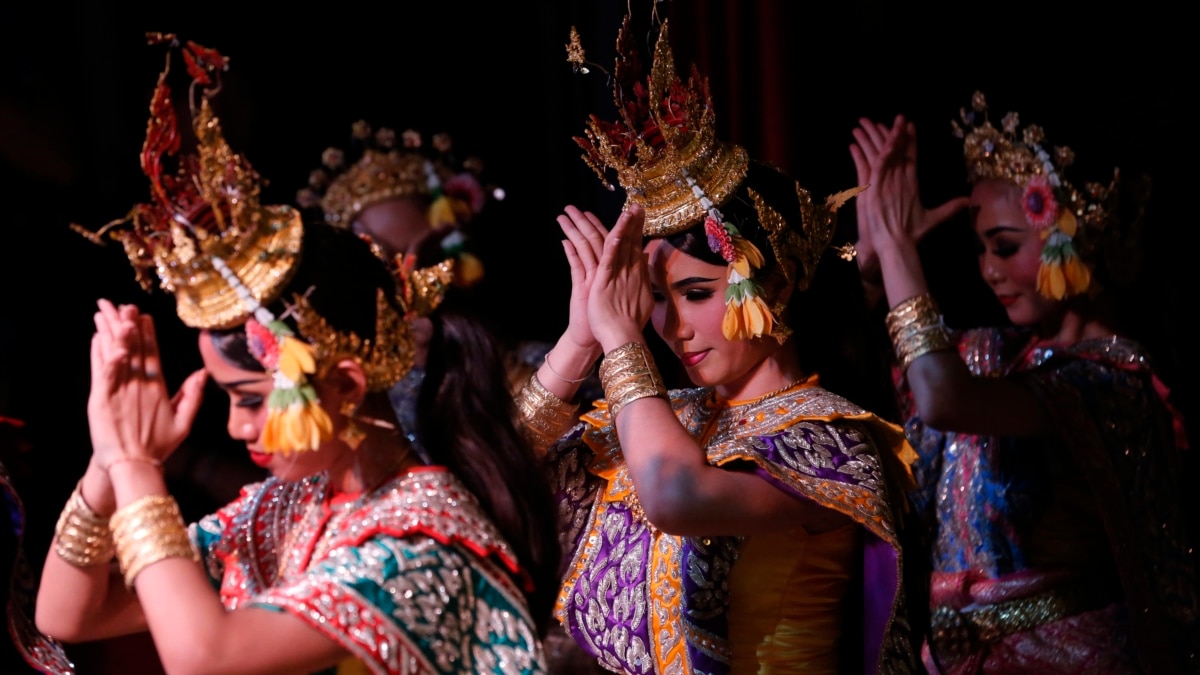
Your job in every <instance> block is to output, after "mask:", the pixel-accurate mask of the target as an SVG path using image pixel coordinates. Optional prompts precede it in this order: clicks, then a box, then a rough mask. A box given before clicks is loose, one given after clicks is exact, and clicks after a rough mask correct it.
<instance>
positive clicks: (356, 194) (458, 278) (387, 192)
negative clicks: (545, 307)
mask: <svg viewBox="0 0 1200 675" xmlns="http://www.w3.org/2000/svg"><path fill="white" fill-rule="evenodd" d="M397 141H399V144H397ZM482 174H483V161H482V160H481V159H480V158H478V157H475V156H469V157H466V158H465V159H462V160H459V158H458V157H457V155H456V153H455V151H454V146H453V139H452V138H451V137H450V135H449V134H447V133H438V134H434V135H433V137H432V138H431V139H430V140H429V143H426V142H425V140H424V138H423V137H422V135H421V133H420V132H418V131H416V130H414V129H407V130H405V131H404V132H403V133H402V134H400V135H399V138H397V134H396V132H395V130H394V129H391V128H388V127H381V128H379V129H374V128H373V127H372V126H371V124H370V123H369V122H367V121H366V120H359V121H357V122H355V123H354V124H353V125H351V129H350V144H349V145H348V146H347V147H346V148H339V147H329V148H326V149H325V151H324V152H323V153H321V166H320V167H319V168H317V169H314V170H313V171H312V172H311V173H310V174H309V178H308V185H306V186H305V187H304V188H301V189H300V190H299V191H298V192H297V193H296V203H297V204H299V205H300V206H301V207H302V208H317V207H319V208H320V209H321V212H322V214H323V215H324V218H325V220H326V222H328V223H330V224H331V225H334V226H336V227H341V228H345V229H350V228H351V226H352V225H353V223H354V220H355V219H356V218H357V217H358V215H359V214H360V213H362V212H363V210H365V209H366V208H368V207H370V206H371V205H373V204H378V203H380V202H383V201H387V200H389V199H397V198H404V197H416V198H421V199H425V200H428V201H429V207H428V210H427V212H426V213H427V216H428V218H429V224H430V227H431V228H432V229H433V230H449V233H448V234H447V235H445V236H443V237H442V239H441V246H442V250H443V252H444V253H445V254H446V255H447V257H450V258H454V259H455V260H456V261H457V265H456V266H455V270H454V282H455V283H456V284H458V285H460V286H470V285H472V284H474V283H476V282H477V281H479V280H480V279H481V278H482V277H483V264H482V263H481V262H480V260H479V258H478V257H476V256H475V255H474V254H473V253H471V252H470V251H469V250H468V246H467V239H466V236H465V235H464V234H463V232H462V228H463V227H464V226H465V225H467V224H468V223H470V222H471V220H473V219H474V218H475V216H477V215H478V214H479V213H480V212H481V211H482V210H483V208H484V206H485V205H486V203H487V200H488V198H489V197H490V198H492V199H496V200H502V199H504V196H505V195H504V191H503V190H502V189H500V188H498V187H495V186H485V185H484V184H483V183H482V182H481V176H482ZM388 262H389V263H390V264H392V265H393V269H394V270H399V269H400V268H401V267H402V266H397V265H395V262H396V261H393V260H388Z"/></svg>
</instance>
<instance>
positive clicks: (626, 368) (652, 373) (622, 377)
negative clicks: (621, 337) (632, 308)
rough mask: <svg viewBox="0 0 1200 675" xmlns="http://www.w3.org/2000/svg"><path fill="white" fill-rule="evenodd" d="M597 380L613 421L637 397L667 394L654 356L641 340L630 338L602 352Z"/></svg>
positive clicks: (664, 396)
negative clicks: (628, 341) (620, 344)
mask: <svg viewBox="0 0 1200 675" xmlns="http://www.w3.org/2000/svg"><path fill="white" fill-rule="evenodd" d="M600 382H601V384H603V385H604V399H605V401H606V402H607V403H608V414H609V416H610V417H611V418H612V419H613V420H614V421H615V420H616V419H617V414H618V413H620V412H621V410H622V409H623V408H624V407H625V406H627V405H629V404H630V403H632V402H634V401H636V400H638V399H639V398H646V397H647V396H657V397H659V398H664V399H665V398H667V388H666V387H665V386H663V381H662V377H660V376H659V374H658V368H657V367H656V366H655V365H654V359H652V358H650V353H649V352H647V351H646V347H645V346H644V345H642V343H640V342H630V343H628V344H625V345H622V346H620V347H617V348H616V349H614V350H612V351H610V352H609V353H607V354H605V355H604V362H603V363H601V364H600Z"/></svg>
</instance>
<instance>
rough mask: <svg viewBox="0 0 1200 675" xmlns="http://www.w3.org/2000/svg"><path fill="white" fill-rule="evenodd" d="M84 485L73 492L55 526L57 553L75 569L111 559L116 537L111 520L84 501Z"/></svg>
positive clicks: (78, 485)
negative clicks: (110, 524)
mask: <svg viewBox="0 0 1200 675" xmlns="http://www.w3.org/2000/svg"><path fill="white" fill-rule="evenodd" d="M81 486H82V482H80V483H79V484H77V485H76V486H75V490H74V491H73V492H71V497H70V499H68V500H67V505H66V506H65V507H63V511H62V514H61V515H59V517H58V524H57V525H56V526H55V527H54V551H55V552H56V553H57V554H58V557H60V558H62V559H63V560H65V561H67V562H69V563H71V564H72V565H74V566H76V567H91V566H93V565H99V564H101V563H106V562H108V561H109V560H112V557H113V550H114V549H113V536H112V530H110V529H109V528H108V518H105V517H104V516H102V515H100V514H98V513H96V512H95V511H93V510H92V509H91V507H89V506H88V505H87V502H85V501H83V493H82V492H81V491H80V490H81Z"/></svg>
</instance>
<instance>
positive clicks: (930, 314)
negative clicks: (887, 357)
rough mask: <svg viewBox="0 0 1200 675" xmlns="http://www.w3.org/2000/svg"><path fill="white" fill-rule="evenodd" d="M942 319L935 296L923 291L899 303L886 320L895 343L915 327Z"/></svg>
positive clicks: (938, 321)
mask: <svg viewBox="0 0 1200 675" xmlns="http://www.w3.org/2000/svg"><path fill="white" fill-rule="evenodd" d="M941 320H942V317H941V312H940V311H939V310H938V306H937V303H936V302H934V300H933V296H931V295H930V294H928V293H922V294H921V295H915V296H913V297H911V298H909V299H907V300H905V301H903V302H900V303H897V305H896V306H895V307H893V308H892V309H891V310H890V311H889V312H888V313H887V318H886V319H885V322H886V325H887V331H888V336H889V337H891V339H892V343H893V344H895V343H896V342H897V341H898V340H900V339H902V338H903V337H904V333H905V332H911V331H912V330H913V329H916V328H920V327H923V326H926V325H929V324H931V323H940V322H941Z"/></svg>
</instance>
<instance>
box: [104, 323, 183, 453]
mask: <svg viewBox="0 0 1200 675" xmlns="http://www.w3.org/2000/svg"><path fill="white" fill-rule="evenodd" d="M98 306H99V311H97V312H96V314H95V317H94V318H95V324H96V333H95V335H93V336H92V355H91V362H92V385H91V392H90V393H89V395H88V427H89V431H90V433H91V438H92V452H93V454H94V459H95V460H96V463H97V464H98V465H99V466H100V467H104V468H106V467H109V466H112V465H113V464H114V463H116V462H119V461H126V460H133V461H145V462H151V463H154V462H161V461H162V460H164V459H166V457H167V456H169V455H170V454H171V452H173V451H174V450H175V449H176V448H177V447H179V444H180V443H182V442H183V439H184V438H185V437H186V436H187V435H188V432H189V431H190V430H191V427H192V422H193V421H194V420H195V418H196V412H197V411H198V410H199V408H200V400H201V396H202V393H203V385H204V379H205V376H206V374H205V371H204V370H198V371H196V372H195V373H192V375H190V376H189V377H188V378H187V380H185V381H184V383H183V386H181V387H180V389H179V392H178V393H176V395H175V396H174V397H171V396H168V394H167V386H166V382H165V381H164V380H163V375H162V362H161V359H160V356H159V349H158V340H157V338H156V336H155V331H154V322H153V320H152V319H151V318H150V317H149V316H147V315H143V314H140V313H139V312H138V310H137V309H136V308H135V307H133V306H132V305H122V306H121V307H116V306H114V305H113V304H112V303H111V302H109V301H107V300H100V301H99V303H98Z"/></svg>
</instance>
